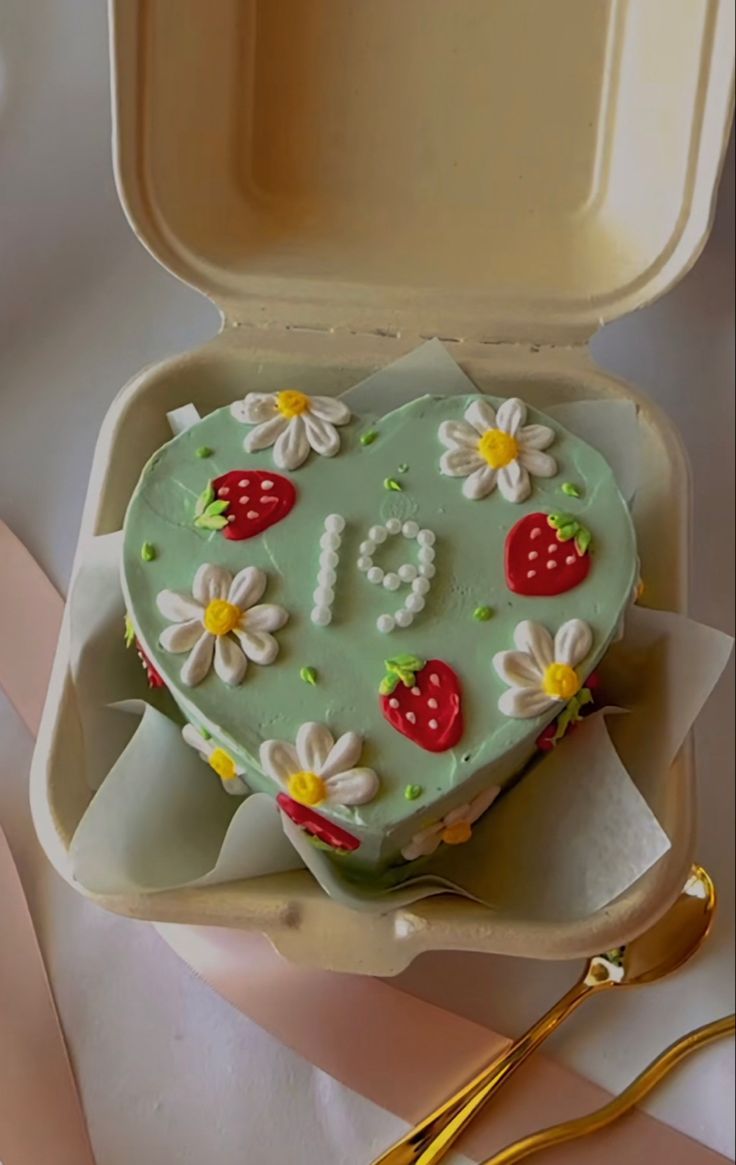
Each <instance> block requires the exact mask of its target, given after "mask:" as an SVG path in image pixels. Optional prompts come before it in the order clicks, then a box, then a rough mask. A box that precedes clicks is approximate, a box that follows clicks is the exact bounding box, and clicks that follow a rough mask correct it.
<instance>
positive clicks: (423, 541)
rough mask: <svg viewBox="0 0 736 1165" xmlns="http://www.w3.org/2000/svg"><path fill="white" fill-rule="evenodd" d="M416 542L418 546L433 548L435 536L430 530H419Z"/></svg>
mask: <svg viewBox="0 0 736 1165" xmlns="http://www.w3.org/2000/svg"><path fill="white" fill-rule="evenodd" d="M417 542H418V543H419V545H420V546H434V544H435V534H434V532H433V531H432V530H420V531H419V533H418V534H417Z"/></svg>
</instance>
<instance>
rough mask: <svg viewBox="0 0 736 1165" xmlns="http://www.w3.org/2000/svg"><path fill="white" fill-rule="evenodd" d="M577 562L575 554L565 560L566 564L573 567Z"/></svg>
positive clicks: (569, 555)
mask: <svg viewBox="0 0 736 1165" xmlns="http://www.w3.org/2000/svg"><path fill="white" fill-rule="evenodd" d="M576 561H577V560H576V558H575V555H574V554H568V556H567V558H566V559H565V562H566V563H567V565H568V566H573V565H574V564H575V562H576Z"/></svg>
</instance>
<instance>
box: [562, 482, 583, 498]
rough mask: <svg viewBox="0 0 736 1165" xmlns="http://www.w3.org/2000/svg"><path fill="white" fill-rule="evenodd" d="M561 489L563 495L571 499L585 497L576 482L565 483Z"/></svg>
mask: <svg viewBox="0 0 736 1165" xmlns="http://www.w3.org/2000/svg"><path fill="white" fill-rule="evenodd" d="M560 489H561V490H562V492H563V494H567V496H568V497H569V498H581V497H582V496H583V491H582V490H581V488H580V486H579V485H575V482H574V481H563V483H562V485H561V486H560Z"/></svg>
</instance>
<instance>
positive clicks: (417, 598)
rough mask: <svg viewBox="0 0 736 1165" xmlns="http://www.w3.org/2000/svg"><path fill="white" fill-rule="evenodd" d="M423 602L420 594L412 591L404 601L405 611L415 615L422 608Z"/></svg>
mask: <svg viewBox="0 0 736 1165" xmlns="http://www.w3.org/2000/svg"><path fill="white" fill-rule="evenodd" d="M424 603H425V600H424V597H423V596H422V595H416V594H413V593H412V594H411V595H408V596H407V599H406V603H405V604H404V605H405V607H406V609H407V611H412V612H413V613H414V614H415V615H416V614H417V613H418V612H419V611H423V610H424Z"/></svg>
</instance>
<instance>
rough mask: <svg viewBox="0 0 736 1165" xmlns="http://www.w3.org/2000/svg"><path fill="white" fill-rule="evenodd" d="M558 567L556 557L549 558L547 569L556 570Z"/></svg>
mask: <svg viewBox="0 0 736 1165" xmlns="http://www.w3.org/2000/svg"><path fill="white" fill-rule="evenodd" d="M556 567H557V563H556V562H555V560H554V558H549V559H548V560H547V570H555V569H556Z"/></svg>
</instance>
